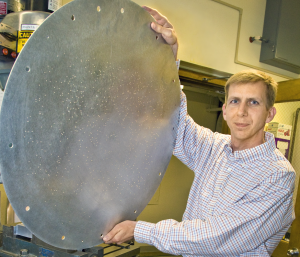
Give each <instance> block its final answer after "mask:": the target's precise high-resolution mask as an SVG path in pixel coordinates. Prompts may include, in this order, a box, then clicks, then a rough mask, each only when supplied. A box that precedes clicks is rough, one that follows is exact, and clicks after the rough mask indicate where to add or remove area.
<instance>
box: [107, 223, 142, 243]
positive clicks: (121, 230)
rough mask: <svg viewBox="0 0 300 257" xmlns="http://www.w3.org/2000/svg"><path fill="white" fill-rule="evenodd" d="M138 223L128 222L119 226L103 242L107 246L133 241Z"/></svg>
mask: <svg viewBox="0 0 300 257" xmlns="http://www.w3.org/2000/svg"><path fill="white" fill-rule="evenodd" d="M136 223H137V222H136V221H131V220H126V221H123V222H121V223H119V224H117V225H116V226H115V227H114V228H113V229H112V230H111V231H110V232H109V233H108V234H107V235H106V236H104V237H103V241H104V243H106V244H122V243H124V242H126V241H129V240H131V239H133V235H134V229H135V226H136Z"/></svg>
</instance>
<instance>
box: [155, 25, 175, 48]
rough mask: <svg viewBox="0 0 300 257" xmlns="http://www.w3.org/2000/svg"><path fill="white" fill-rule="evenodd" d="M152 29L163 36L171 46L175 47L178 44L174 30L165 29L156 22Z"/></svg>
mask: <svg viewBox="0 0 300 257" xmlns="http://www.w3.org/2000/svg"><path fill="white" fill-rule="evenodd" d="M151 28H152V29H153V30H154V31H155V32H157V33H159V34H161V35H162V37H163V38H164V39H165V40H166V42H167V43H168V44H169V45H174V44H176V43H177V37H176V35H175V33H174V31H173V30H172V29H170V28H164V27H162V26H160V25H159V24H157V23H155V22H152V23H151Z"/></svg>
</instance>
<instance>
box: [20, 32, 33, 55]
mask: <svg viewBox="0 0 300 257" xmlns="http://www.w3.org/2000/svg"><path fill="white" fill-rule="evenodd" d="M33 32H34V30H21V31H18V42H17V53H20V52H21V50H22V48H23V46H24V45H25V43H26V42H27V40H28V39H29V37H30V36H31V35H32V33H33Z"/></svg>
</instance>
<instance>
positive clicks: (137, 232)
mask: <svg viewBox="0 0 300 257" xmlns="http://www.w3.org/2000/svg"><path fill="white" fill-rule="evenodd" d="M154 228H155V224H154V223H149V222H145V221H138V222H137V223H136V226H135V229H134V239H135V241H137V242H139V243H146V244H151V235H152V229H154Z"/></svg>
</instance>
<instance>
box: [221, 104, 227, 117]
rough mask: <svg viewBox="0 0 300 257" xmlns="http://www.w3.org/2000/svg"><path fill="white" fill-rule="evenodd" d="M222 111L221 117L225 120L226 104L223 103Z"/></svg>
mask: <svg viewBox="0 0 300 257" xmlns="http://www.w3.org/2000/svg"><path fill="white" fill-rule="evenodd" d="M222 111H223V119H224V120H226V104H223V106H222Z"/></svg>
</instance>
